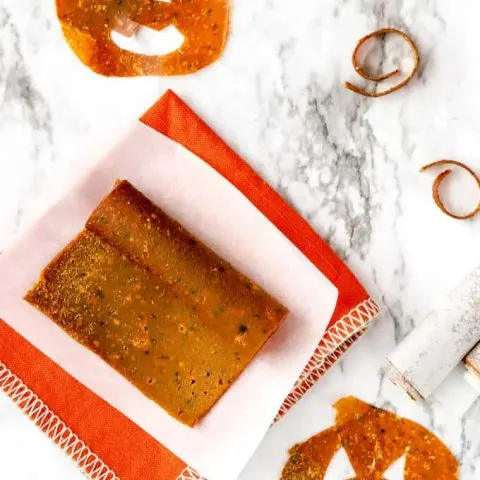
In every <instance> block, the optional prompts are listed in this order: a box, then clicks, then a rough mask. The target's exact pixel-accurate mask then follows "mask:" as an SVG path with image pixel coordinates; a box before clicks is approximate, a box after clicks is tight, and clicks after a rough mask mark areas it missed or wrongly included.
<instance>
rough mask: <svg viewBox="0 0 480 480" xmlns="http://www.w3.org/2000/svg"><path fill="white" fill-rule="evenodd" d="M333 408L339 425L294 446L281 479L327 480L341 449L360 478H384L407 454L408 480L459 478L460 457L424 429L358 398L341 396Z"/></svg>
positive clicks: (363, 479)
mask: <svg viewBox="0 0 480 480" xmlns="http://www.w3.org/2000/svg"><path fill="white" fill-rule="evenodd" d="M334 408H335V409H336V411H337V415H336V419H335V426H334V427H332V428H329V429H328V430H325V431H323V432H321V433H319V434H318V435H315V436H314V437H312V438H310V439H309V440H307V441H306V442H305V443H302V444H299V445H295V446H294V447H293V448H292V449H291V450H290V459H289V461H288V462H287V464H286V466H285V468H284V470H283V473H282V477H281V480H322V479H323V478H324V477H325V474H326V473H327V471H328V467H329V465H330V463H331V461H332V460H333V458H334V457H335V455H336V454H337V452H338V451H339V450H340V448H343V449H344V450H345V452H346V453H347V455H348V458H349V460H350V463H351V466H352V467H353V469H354V470H355V475H356V477H354V478H356V479H361V480H383V479H384V477H383V474H384V473H385V472H386V471H387V470H388V469H389V468H390V466H391V465H393V464H394V462H396V461H397V460H398V459H400V458H401V457H402V456H404V455H405V470H404V480H420V479H422V480H456V479H458V462H457V461H456V459H455V457H454V456H453V455H452V453H451V452H450V451H449V450H448V448H447V447H446V446H445V445H444V444H443V443H442V442H441V441H440V439H438V438H437V437H436V436H435V435H434V434H433V433H431V432H429V431H428V430H426V429H425V428H424V427H422V426H421V425H419V424H417V423H415V422H412V421H411V420H407V419H404V418H401V417H399V416H397V415H395V414H393V413H391V412H387V411H386V410H382V409H379V408H376V407H373V406H371V405H368V404H367V403H364V402H362V401H361V400H358V399H356V398H354V397H346V398H342V399H341V400H339V401H338V402H337V403H335V405H334ZM338 480H353V479H340V478H339V479H338Z"/></svg>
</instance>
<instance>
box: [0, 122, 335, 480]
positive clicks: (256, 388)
mask: <svg viewBox="0 0 480 480" xmlns="http://www.w3.org/2000/svg"><path fill="white" fill-rule="evenodd" d="M117 178H125V179H127V180H129V181H130V182H132V183H133V185H135V186H136V187H137V188H138V189H139V190H141V191H142V192H143V193H144V194H145V195H146V196H147V197H149V198H150V199H151V200H152V201H154V202H155V203H156V204H157V205H159V206H160V207H161V208H163V209H164V210H165V211H166V212H168V213H169V214H170V215H171V216H172V217H174V218H175V219H177V220H178V221H180V223H182V224H183V225H184V226H185V227H186V228H187V229H188V230H190V231H191V232H192V233H193V234H194V235H195V236H197V237H198V238H199V239H201V240H202V241H203V242H205V243H206V244H207V245H208V246H210V247H211V248H213V250H215V251H216V252H217V253H218V254H219V255H221V256H223V257H224V258H225V259H227V260H229V261H230V262H231V263H232V264H233V265H234V266H235V267H237V268H238V269H239V270H240V271H241V272H243V273H244V274H246V275H247V276H249V277H250V278H252V279H253V280H255V281H256V282H258V283H259V284H260V285H261V286H262V287H263V288H265V290H267V291H268V292H269V293H270V294H272V295H273V296H274V297H276V298H277V299H279V300H280V301H281V302H282V303H283V304H284V305H285V306H287V307H288V308H289V310H290V312H291V314H290V315H289V316H288V317H287V319H286V321H285V323H284V325H283V326H282V327H281V329H280V330H279V331H278V332H277V333H276V334H275V335H274V336H273V337H272V339H271V340H270V341H269V342H268V343H267V345H266V346H265V348H264V349H263V350H262V351H261V352H260V353H259V354H258V355H257V357H256V358H255V359H254V361H253V362H252V364H251V365H250V366H249V367H248V368H247V370H246V371H245V373H244V374H242V375H241V377H240V378H239V379H238V380H237V381H236V382H235V383H234V384H233V385H232V387H231V388H230V389H229V390H228V392H227V393H226V394H225V395H224V397H223V398H222V399H221V400H220V401H219V402H218V403H217V405H216V406H215V407H214V408H213V409H212V411H211V413H210V414H209V415H208V416H207V417H206V418H205V419H204V420H203V421H202V422H201V423H200V424H199V425H198V426H196V427H195V428H193V429H192V428H189V427H186V426H184V425H182V424H181V423H179V422H178V421H176V420H175V419H173V418H172V417H170V416H169V415H168V414H167V413H165V412H164V411H163V410H162V409H161V408H160V407H159V406H158V405H157V404H155V403H154V402H152V401H150V400H148V399H147V398H146V397H144V396H143V395H142V394H141V393H140V392H139V391H138V390H137V389H136V388H135V387H133V385H131V384H130V383H129V382H128V381H127V380H125V379H124V378H123V377H122V376H121V375H119V374H118V373H116V372H115V371H114V370H113V369H112V368H110V367H109V366H108V365H107V364H106V363H105V362H103V361H102V360H101V359H100V358H99V357H97V356H96V355H95V354H93V353H91V352H90V351H88V350H87V349H86V348H84V347H82V346H81V345H80V344H78V343H77V342H75V341H74V340H72V339H71V338H70V337H69V336H68V335H66V334H65V333H64V332H63V331H62V330H61V329H60V328H59V327H58V326H57V325H56V324H55V323H54V322H52V321H51V320H50V319H48V318H47V317H46V316H44V315H43V314H41V313H40V312H38V311H37V310H35V309H34V308H33V307H32V306H30V305H29V304H28V303H27V302H25V301H24V300H23V296H24V294H25V292H26V291H27V289H28V288H30V287H31V285H32V284H33V283H34V282H35V281H36V280H37V278H38V275H39V273H40V271H41V270H42V269H43V268H44V267H45V266H46V265H47V263H48V262H49V261H50V260H51V259H52V258H53V256H54V255H55V254H56V253H57V252H58V251H59V250H61V249H62V248H63V247H64V246H65V245H66V244H67V243H68V242H69V241H70V240H71V239H72V238H73V237H74V236H75V235H76V234H77V233H78V232H79V231H80V230H81V229H82V228H83V225H84V223H85V221H86V219H87V218H88V216H89V214H90V213H91V212H92V210H93V209H94V207H95V206H96V205H97V204H98V202H99V201H100V199H101V198H102V197H103V196H104V195H105V194H107V193H108V192H109V191H110V189H111V188H112V186H113V183H114V181H115V179H117ZM337 296H338V292H337V289H336V287H335V286H334V285H333V284H331V283H330V282H329V281H328V280H327V279H326V278H325V277H324V276H323V275H322V274H321V273H320V272H319V270H318V269H317V268H315V267H314V266H313V265H312V264H311V263H310V262H309V261H308V260H307V259H306V258H305V257H304V255H303V254H302V253H301V252H300V251H299V250H298V249H297V248H296V247H295V246H294V245H293V244H292V243H291V242H290V241H288V240H287V239H286V238H285V237H284V236H283V235H282V234H281V233H280V232H279V231H278V230H277V229H276V227H274V226H273V225H272V224H271V223H270V222H269V221H268V220H267V219H266V218H265V217H264V216H263V215H262V214H261V213H260V212H259V211H258V210H257V209H256V208H255V207H254V206H253V205H252V204H251V203H250V202H249V201H248V200H247V199H246V198H245V197H244V196H243V195H242V194H241V193H240V192H239V191H238V190H236V189H235V188H234V187H233V186H232V185H231V184H230V183H229V182H227V181H226V180H225V179H224V178H223V177H221V176H220V175H219V174H218V173H217V172H215V170H213V169H212V168H211V167H209V166H208V165H207V164H205V163H204V162H203V161H202V160H200V159H199V158H197V157H196V156H195V155H193V154H192V153H190V152H189V151H187V150H186V149H184V148H183V147H181V146H180V145H178V144H177V143H175V142H173V141H172V140H170V139H168V138H167V137H165V136H163V135H161V134H160V133H158V132H156V131H154V130H153V129H151V128H150V127H147V126H145V125H143V124H141V123H140V122H138V124H137V125H136V126H135V127H134V128H133V129H132V131H131V132H130V133H129V134H128V135H127V136H126V137H125V138H124V139H123V140H122V141H121V142H120V143H119V144H118V145H117V147H115V148H114V149H113V150H112V151H111V152H110V153H109V154H108V155H107V156H106V157H104V158H103V159H102V160H101V161H99V162H98V163H97V164H96V165H95V166H94V167H93V169H92V170H91V171H89V172H87V173H86V174H85V176H84V177H83V178H82V179H80V180H76V183H75V182H74V183H73V184H72V188H71V189H69V191H68V193H67V195H65V196H63V197H62V198H60V199H59V200H58V201H57V202H56V203H55V204H54V205H53V206H52V207H51V208H50V209H49V210H48V211H47V212H46V214H45V215H43V216H42V217H41V218H40V219H39V220H38V221H37V222H36V223H35V224H34V225H33V226H32V227H31V228H30V229H29V230H27V232H26V233H25V234H24V235H23V236H22V237H21V238H20V239H18V240H17V241H16V242H15V243H14V244H13V245H12V246H11V247H10V248H8V249H6V250H5V251H4V252H3V254H2V255H1V256H0V317H1V318H2V319H4V320H5V321H6V322H7V323H8V324H9V325H11V326H12V327H13V328H14V329H15V330H17V331H18V332H19V333H20V334H21V335H23V336H24V337H25V338H26V339H27V340H29V341H30V342H31V343H32V344H33V345H35V346H36V347H37V348H39V349H40V350H41V351H42V352H43V353H45V354H46V355H48V356H49V357H50V358H52V359H53V360H54V361H55V362H57V363H58V364H59V365H61V366H62V367H63V368H64V369H65V370H66V371H67V372H68V373H70V374H71V375H72V376H74V377H75V378H76V379H77V380H79V381H80V382H81V383H83V384H84V385H86V386H87V387H88V388H90V389H91V390H92V391H94V392H95V393H96V394H97V395H99V396H100V397H102V398H103V399H104V400H106V401H107V402H109V403H110V404H111V405H112V406H114V407H115V408H117V409H118V410H119V411H121V412H122V413H123V414H125V415H126V416H127V417H129V418H130V419H131V420H132V421H134V422H135V423H136V424H137V425H139V426H140V427H141V428H143V429H144V430H145V431H147V432H148V433H149V434H151V435H152V436H153V437H154V438H156V439H157V440H158V441H160V442H161V443H162V444H163V445H165V446H166V447H167V448H169V449H170V450H171V451H172V452H174V453H175V454H176V455H178V456H179V457H180V458H182V459H183V460H184V461H185V462H186V463H188V464H189V465H191V466H192V467H194V468H195V469H197V470H198V471H199V472H201V473H202V474H203V475H204V476H206V477H207V478H208V479H209V480H233V479H235V478H237V476H238V475H239V473H240V471H241V469H242V468H243V467H244V465H245V464H246V462H247V461H248V459H249V458H250V456H251V455H252V454H253V452H254V450H255V449H256V447H257V446H258V444H259V443H260V441H261V440H262V438H263V436H264V435H265V433H266V431H267V430H268V427H269V426H270V424H271V422H272V420H273V418H274V417H275V415H276V413H277V411H278V409H279V407H280V406H281V404H282V402H283V400H284V398H285V397H286V396H287V394H288V393H289V391H290V389H291V387H292V386H293V384H294V382H295V380H296V379H297V377H298V376H299V374H300V373H301V371H302V369H303V367H304V366H305V364H306V363H307V361H308V360H309V358H310V356H311V355H312V353H313V351H314V349H315V346H316V345H317V343H318V342H319V340H320V338H321V336H322V334H323V332H324V330H325V328H326V326H327V324H328V322H329V320H330V317H331V315H332V314H333V310H334V307H335V304H336V300H337ZM58 388H62V387H61V385H59V386H58Z"/></svg>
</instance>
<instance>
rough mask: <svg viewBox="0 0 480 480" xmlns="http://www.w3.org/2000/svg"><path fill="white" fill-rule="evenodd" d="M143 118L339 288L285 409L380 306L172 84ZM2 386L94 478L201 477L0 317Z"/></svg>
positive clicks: (162, 479)
mask: <svg viewBox="0 0 480 480" xmlns="http://www.w3.org/2000/svg"><path fill="white" fill-rule="evenodd" d="M141 121H142V122H143V123H145V124H146V125H148V126H150V127H151V128H153V129H155V130H157V131H158V132H160V133H162V134H163V135H166V136H168V137H169V138H170V139H172V140H174V141H175V142H177V143H179V144H181V145H183V146H184V147H186V148H187V149H189V150H190V151H192V152H193V153H194V154H195V155H197V156H198V157H199V158H200V159H202V160H203V161H205V162H206V163H208V164H209V165H210V166H211V167H213V168H214V169H215V170H216V171H217V172H218V173H220V174H221V175H222V176H223V177H225V178H226V179H227V180H228V181H229V182H230V183H231V184H232V185H234V186H235V187H236V188H237V189H239V190H240V191H241V192H242V193H243V194H244V195H245V196H246V197H247V198H248V199H249V200H250V201H251V202H252V204H254V205H255V206H256V208H258V210H260V211H261V212H262V213H263V214H264V215H265V217H267V218H268V219H269V220H270V221H271V222H272V223H273V224H274V225H276V227H277V228H278V229H279V230H280V231H281V232H282V233H283V234H284V235H285V236H286V237H287V238H288V239H289V240H290V241H291V242H292V243H294V244H295V245H296V246H297V248H298V249H299V250H301V251H302V252H303V254H304V255H305V256H306V257H307V258H308V259H309V260H310V261H311V262H312V263H313V264H314V265H315V266H316V267H317V268H318V269H319V270H321V271H322V272H323V274H324V275H325V276H326V277H328V279H329V280H330V281H331V282H332V283H334V284H335V285H336V286H337V288H338V290H339V297H338V302H337V306H336V309H335V313H334V315H333V317H332V320H331V321H330V324H329V326H328V329H327V331H326V333H325V335H324V337H323V338H322V339H321V341H320V343H319V345H318V347H317V349H316V351H315V354H314V355H313V357H312V359H311V360H310V362H309V363H308V365H307V366H306V368H305V370H304V372H303V373H302V375H301V376H300V378H299V379H298V381H297V383H296V385H295V386H294V388H293V389H292V392H291V393H290V395H289V396H288V398H287V399H286V400H285V402H284V404H283V406H282V408H281V410H280V412H279V417H280V416H282V415H283V414H285V413H286V412H287V411H288V409H289V408H291V407H292V406H293V405H294V404H295V403H296V401H298V399H300V398H301V396H302V395H303V394H304V393H305V392H306V391H307V390H308V389H309V388H311V386H312V385H314V383H315V382H316V381H317V380H318V379H319V378H320V377H321V376H322V375H323V373H325V371H326V370H327V369H328V368H329V367H330V366H331V365H333V363H335V361H336V360H337V359H338V358H339V357H340V356H341V355H342V354H343V353H344V352H345V350H346V349H347V348H349V346H350V345H351V344H352V343H353V342H354V341H355V340H356V339H357V338H358V337H359V336H360V335H361V334H362V333H363V331H364V330H365V329H366V327H367V326H368V324H369V323H370V322H371V321H372V320H373V319H374V318H375V317H376V315H377V314H378V313H379V309H378V306H377V305H376V303H375V302H374V301H373V300H372V299H371V298H370V297H369V295H368V293H367V292H366V291H365V289H364V288H363V287H362V286H361V285H360V283H359V282H358V281H357V279H356V278H355V277H354V275H353V274H352V273H351V272H350V270H349V269H348V268H347V267H346V266H345V264H343V262H342V261H341V260H340V259H339V258H338V257H337V256H336V255H335V254H334V253H333V251H332V250H331V249H330V247H329V246H328V245H327V244H326V243H325V242H324V241H323V240H322V239H321V238H320V237H319V236H318V235H317V234H316V233H315V232H314V231H313V229H312V228H311V227H310V226H309V225H308V223H307V222H306V221H305V220H303V219H302V217H301V216H300V215H299V214H298V213H297V212H296V211H295V210H294V209H293V208H292V207H290V206H289V205H288V204H287V203H286V202H285V201H284V200H283V199H282V198H281V197H280V196H279V195H278V194H277V193H276V192H275V191H274V190H273V189H272V188H271V187H270V186H269V185H268V184H267V183H266V182H265V181H264V180H262V178H261V177H260V176H259V175H258V174H257V173H255V171H254V170H252V169H251V168H250V166H249V165H248V164H247V163H246V162H245V161H244V160H242V159H241V158H240V157H239V156H238V155H237V154H236V153H235V152H233V151H232V150H231V149H230V148H229V147H228V146H227V145H226V144H225V143H224V142H223V140H222V139H221V138H219V137H218V136H217V135H216V134H215V133H214V132H213V130H211V128H210V127H209V126H208V125H206V124H205V123H204V122H203V121H202V120H201V119H200V118H199V117H198V116H197V115H196V114H195V113H194V112H193V111H192V110H191V109H190V108H189V107H188V106H187V105H186V104H185V103H184V102H183V101H182V100H181V99H180V98H178V97H177V96H176V95H175V94H174V93H173V92H171V91H168V92H167V93H166V94H165V95H164V96H163V97H162V98H161V99H160V100H159V101H158V102H157V103H156V104H155V105H154V106H153V107H152V108H151V109H150V110H149V111H148V112H147V113H146V114H145V115H144V116H143V117H142V118H141ZM0 388H1V389H2V390H3V391H4V392H5V393H6V394H7V395H9V396H10V397H11V398H12V400H13V401H14V402H15V403H16V404H17V405H18V406H19V407H20V408H21V409H22V411H23V412H24V413H25V414H26V415H27V416H28V417H29V418H30V419H31V420H32V421H34V422H35V423H36V424H37V425H38V426H39V427H40V428H41V429H42V430H43V431H44V432H45V433H46V434H47V435H49V436H50V437H51V438H52V439H53V440H54V441H55V442H56V443H57V444H58V445H59V446H60V447H61V448H62V449H63V450H64V451H65V452H66V453H68V454H69V456H70V457H71V458H72V459H73V460H74V461H75V462H77V464H78V465H79V467H80V468H81V469H82V470H83V471H84V472H85V473H86V474H87V476H88V477H89V478H91V479H92V480H113V479H117V478H120V479H121V480H144V479H145V480H147V479H152V480H153V479H155V480H186V479H200V478H201V477H200V475H199V474H198V473H196V472H194V471H193V470H192V469H191V468H189V467H188V466H187V465H185V463H184V462H182V461H181V460H180V459H179V458H177V457H176V456H175V455H173V454H172V453H171V452H170V451H169V450H167V449H166V448H165V447H163V446H162V445H161V444H160V443H158V442H157V441H156V440H154V439H153V438H152V437H150V435H148V434H147V433H145V432H144V431H143V430H142V429H141V428H140V427H138V426H137V425H136V424H134V423H133V422H131V421H130V420H129V419H128V418H126V417H125V416H124V415H123V414H121V413H120V412H118V411H117V410H116V409H115V408H113V407H112V406H110V405H109V404H108V403H106V402H105V401H104V400H102V399H101V398H99V397H98V396H97V395H95V394H94V393H92V392H91V391H90V390H89V389H87V388H86V387H84V386H83V385H82V384H80V383H79V382H78V381H77V380H75V379H74V378H72V377H71V376H70V375H68V374H67V373H66V372H65V371H64V370H62V369H61V368H60V367H59V366H58V365H57V364H56V363H54V362H53V361H52V360H50V359H49V358H48V357H46V356H45V355H44V354H42V353H41V352H40V351H38V350H37V349H36V348H35V347H33V346H32V345H31V344H30V343H29V342H27V341H26V340H25V339H24V338H23V337H21V336H20V335H19V334H18V333H16V332H15V331H14V330H13V329H12V328H11V327H9V326H8V325H7V324H6V323H4V322H3V321H1V320H0Z"/></svg>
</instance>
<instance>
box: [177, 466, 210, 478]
mask: <svg viewBox="0 0 480 480" xmlns="http://www.w3.org/2000/svg"><path fill="white" fill-rule="evenodd" d="M177 480H206V479H205V478H204V477H202V476H201V475H200V474H199V473H198V472H197V471H195V470H194V469H193V468H192V467H187V468H185V470H184V471H183V472H182V473H181V474H180V476H179V477H177Z"/></svg>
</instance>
